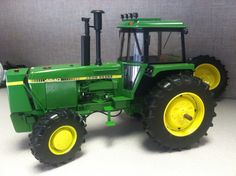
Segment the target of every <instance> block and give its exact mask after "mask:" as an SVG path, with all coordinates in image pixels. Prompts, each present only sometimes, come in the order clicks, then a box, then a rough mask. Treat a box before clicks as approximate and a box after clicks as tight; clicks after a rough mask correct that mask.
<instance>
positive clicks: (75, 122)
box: [29, 110, 86, 166]
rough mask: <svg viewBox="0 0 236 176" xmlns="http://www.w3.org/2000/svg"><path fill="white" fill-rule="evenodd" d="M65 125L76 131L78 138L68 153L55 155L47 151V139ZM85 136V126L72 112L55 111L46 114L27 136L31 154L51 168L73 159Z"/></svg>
mask: <svg viewBox="0 0 236 176" xmlns="http://www.w3.org/2000/svg"><path fill="white" fill-rule="evenodd" d="M65 125H69V126H71V127H73V128H74V129H75V131H76V136H78V137H77V139H76V142H75V144H74V145H73V147H72V148H71V150H70V151H68V152H67V153H65V154H62V155H56V154H54V153H53V152H51V151H50V149H49V139H50V136H51V135H52V134H53V132H54V131H56V130H57V129H58V128H59V127H62V126H65ZM85 134H86V130H85V124H84V123H83V121H82V119H81V118H80V117H79V116H78V115H77V114H76V113H75V112H74V111H72V110H57V111H54V112H50V113H47V114H46V115H45V116H43V117H41V118H40V119H39V120H38V122H37V123H36V124H35V125H34V127H33V131H32V133H31V134H30V135H29V138H30V148H31V151H32V154H33V155H34V156H35V158H36V159H37V160H39V161H40V162H42V163H45V164H48V165H52V166H58V165H61V164H64V163H67V162H69V161H70V160H71V159H73V157H74V156H75V154H76V153H77V152H78V151H79V150H80V146H81V144H82V143H83V141H84V140H85V139H84V138H85Z"/></svg>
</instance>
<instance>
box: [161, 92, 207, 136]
mask: <svg viewBox="0 0 236 176" xmlns="http://www.w3.org/2000/svg"><path fill="white" fill-rule="evenodd" d="M204 115H205V106H204V103H203V101H202V99H201V98H200V97H199V96H198V95H196V94H194V93H191V92H184V93H181V94H178V95H176V96H175V97H174V98H172V99H171V100H170V101H169V103H168V104H167V106H166V108H165V111H164V125H165V128H166V129H167V131H168V132H169V133H171V134H172V135H174V136H178V137H184V136H188V135H190V134H192V133H193V132H194V131H196V130H197V129H198V128H199V126H200V125H201V123H202V121H203V118H204Z"/></svg>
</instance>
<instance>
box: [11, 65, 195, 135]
mask: <svg viewBox="0 0 236 176" xmlns="http://www.w3.org/2000/svg"><path fill="white" fill-rule="evenodd" d="M133 66H135V67H139V68H140V70H139V72H138V74H137V76H136V77H137V79H136V80H135V82H134V85H133V86H132V88H130V87H127V88H126V87H125V81H126V80H125V79H127V77H125V75H124V73H125V71H124V69H125V67H133ZM149 66H153V74H150V75H148V77H150V78H153V79H154V78H155V77H156V76H157V75H158V73H160V72H168V71H173V70H177V71H183V70H193V68H194V66H193V65H192V64H185V63H182V64H160V65H149ZM147 67H148V65H147V64H145V63H128V62H117V63H109V64H103V65H101V66H96V65H90V66H81V65H77V64H73V65H55V66H54V65H52V66H50V68H49V67H33V68H28V69H25V68H24V69H19V70H9V71H8V72H7V85H8V94H9V102H10V110H11V118H12V122H13V125H14V127H15V130H16V131H17V132H26V131H31V130H32V125H33V124H34V123H35V122H36V121H37V119H38V117H40V116H42V115H43V114H44V113H46V112H48V111H50V110H55V109H64V108H71V109H73V110H75V111H77V113H78V114H80V115H82V116H87V115H90V114H91V113H93V112H96V111H106V108H107V107H110V108H111V109H110V111H118V110H123V109H124V110H127V111H131V110H133V111H135V109H134V108H131V106H132V104H133V103H134V98H135V93H136V92H137V89H138V87H139V86H140V84H141V80H142V78H143V77H145V76H146V74H147V73H145V71H146V70H147ZM138 110H139V109H137V110H136V111H138ZM131 113H133V112H131Z"/></svg>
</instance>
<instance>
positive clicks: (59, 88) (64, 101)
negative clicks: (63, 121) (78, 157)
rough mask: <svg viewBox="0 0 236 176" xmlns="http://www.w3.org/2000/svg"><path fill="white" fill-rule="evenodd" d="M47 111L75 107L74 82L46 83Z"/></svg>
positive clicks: (75, 89) (75, 93)
mask: <svg viewBox="0 0 236 176" xmlns="http://www.w3.org/2000/svg"><path fill="white" fill-rule="evenodd" d="M46 93H47V97H46V99H47V109H56V108H68V107H76V106H77V96H78V95H77V88H76V81H67V82H52V83H46Z"/></svg>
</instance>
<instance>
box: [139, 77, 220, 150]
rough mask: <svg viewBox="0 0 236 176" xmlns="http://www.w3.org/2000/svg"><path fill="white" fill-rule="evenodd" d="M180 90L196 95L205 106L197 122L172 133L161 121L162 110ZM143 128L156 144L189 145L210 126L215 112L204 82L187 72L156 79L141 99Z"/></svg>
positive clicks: (170, 146) (170, 147) (213, 102)
mask: <svg viewBox="0 0 236 176" xmlns="http://www.w3.org/2000/svg"><path fill="white" fill-rule="evenodd" d="M183 92H191V93H194V94H196V95H198V96H199V97H200V98H201V100H202V101H203V103H204V106H205V116H204V118H203V120H202V122H201V124H200V126H199V127H198V128H197V129H196V130H195V131H194V132H193V133H191V134H189V135H186V136H181V137H179V136H176V135H173V134H172V133H170V132H169V131H168V130H167V128H166V127H165V124H164V111H165V108H166V107H167V105H168V103H169V102H170V100H172V98H173V97H175V96H176V95H179V94H181V93H183ZM145 104H146V105H145V109H144V114H145V118H144V128H145V131H146V133H147V134H148V135H149V136H150V137H151V139H153V140H154V141H155V142H157V143H158V144H159V145H160V146H162V147H163V148H166V149H171V150H181V149H185V148H189V147H191V146H192V145H193V144H194V143H196V142H198V141H199V139H200V138H201V137H202V136H203V135H204V134H206V132H207V130H208V128H209V127H211V126H213V124H212V119H213V117H214V116H215V115H216V114H215V112H214V107H215V106H216V103H215V101H214V99H213V98H212V94H211V92H210V91H209V90H208V85H207V84H205V83H203V82H202V81H201V80H200V79H198V78H195V77H193V76H187V75H172V76H170V77H167V78H166V79H164V80H162V81H161V82H160V83H158V84H157V85H156V86H155V87H154V88H153V90H152V91H151V92H150V94H149V96H147V97H146V100H145Z"/></svg>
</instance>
